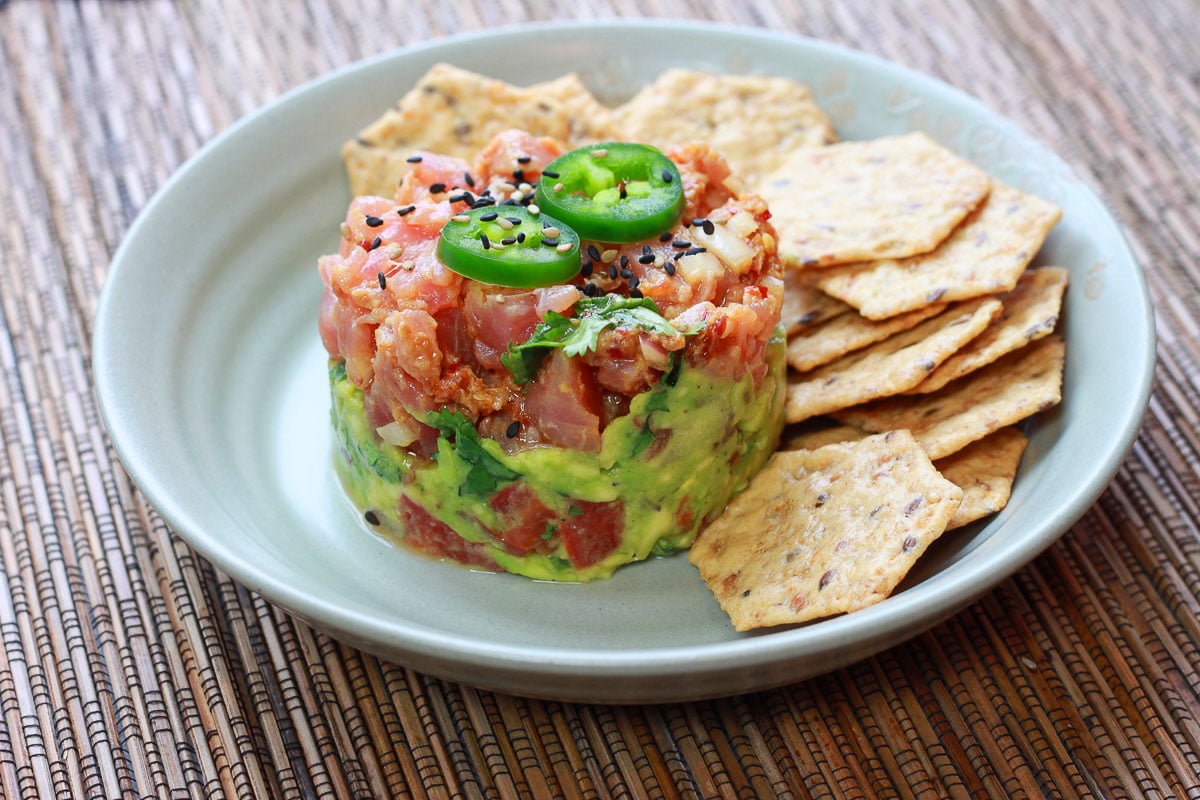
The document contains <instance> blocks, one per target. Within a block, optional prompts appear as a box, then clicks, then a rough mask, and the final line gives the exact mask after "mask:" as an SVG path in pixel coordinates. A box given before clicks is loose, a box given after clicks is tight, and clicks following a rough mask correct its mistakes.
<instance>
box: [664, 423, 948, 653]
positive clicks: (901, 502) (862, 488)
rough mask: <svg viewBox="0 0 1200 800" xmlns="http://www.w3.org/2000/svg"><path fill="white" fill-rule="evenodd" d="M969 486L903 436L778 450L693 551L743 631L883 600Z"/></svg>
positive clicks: (692, 556) (703, 573) (693, 559)
mask: <svg viewBox="0 0 1200 800" xmlns="http://www.w3.org/2000/svg"><path fill="white" fill-rule="evenodd" d="M961 498H962V490H961V489H959V488H958V487H957V486H955V485H954V484H952V483H951V482H950V481H948V480H946V479H945V478H943V477H942V476H941V475H940V474H938V471H937V470H936V469H934V466H933V464H932V463H930V461H929V458H928V457H927V456H926V455H925V452H924V451H923V450H922V449H921V447H920V445H918V444H917V443H916V441H915V440H914V439H913V437H912V436H911V435H910V434H909V433H908V432H907V431H892V432H889V433H885V434H881V435H879V436H871V437H868V438H866V439H862V440H860V441H858V442H854V443H852V444H832V445H828V446H827V447H822V448H820V449H819V450H795V451H791V452H784V453H776V454H775V455H774V456H772V457H771V460H770V461H769V462H768V463H767V465H766V467H764V468H763V470H762V472H760V473H759V474H758V476H757V477H755V479H754V480H753V481H752V482H751V484H750V486H749V488H747V489H746V491H744V492H742V493H741V494H740V495H738V496H737V497H736V498H735V499H734V500H733V502H731V503H730V504H729V506H728V507H727V508H726V509H725V513H724V514H722V515H721V516H720V517H718V518H717V519H716V521H714V522H713V523H711V524H710V525H709V526H708V528H707V529H705V531H704V532H703V533H702V534H700V538H699V539H698V540H697V541H696V544H695V545H694V546H693V547H692V549H691V551H690V552H689V553H688V560H689V561H691V562H692V563H693V564H695V565H696V567H697V568H698V569H699V570H700V574H701V576H702V577H703V578H704V580H705V582H706V583H707V584H708V587H709V588H710V589H711V590H712V592H713V594H714V595H716V598H717V601H718V602H719V603H720V604H721V608H723V609H724V610H725V613H727V614H728V615H729V618H730V620H731V621H732V622H733V626H734V627H735V628H736V629H737V630H739V631H746V630H750V629H752V628H760V627H766V626H769V625H785V624H788V623H794V622H805V621H807V620H811V619H816V618H818V617H825V616H829V615H831V614H840V613H843V612H848V611H856V610H858V609H860V608H864V607H866V606H869V605H871V604H873V603H877V602H879V601H880V600H883V599H884V598H886V597H887V596H888V595H889V594H890V593H891V592H892V590H893V589H895V588H896V585H897V584H899V583H900V581H901V580H902V579H903V578H904V576H905V575H906V574H907V573H908V571H909V569H910V568H911V567H912V565H913V563H914V562H916V560H917V558H919V557H920V555H921V554H922V553H923V552H925V548H926V547H928V546H929V543H930V542H932V541H933V540H935V539H936V538H937V537H938V536H940V535H941V534H942V532H943V531H944V530H945V528H946V524H947V523H948V522H949V521H950V518H951V517H952V516H953V515H954V510H955V508H956V507H957V506H958V503H959V500H960V499H961Z"/></svg>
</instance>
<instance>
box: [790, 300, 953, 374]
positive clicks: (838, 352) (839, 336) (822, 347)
mask: <svg viewBox="0 0 1200 800" xmlns="http://www.w3.org/2000/svg"><path fill="white" fill-rule="evenodd" d="M945 308H946V304H945V303H934V304H933V305H929V306H925V307H924V308H918V309H916V310H915V311H909V312H907V313H904V314H897V315H896V316H894V317H888V318H887V319H880V320H874V319H867V318H866V317H864V316H863V315H862V314H859V313H858V312H857V311H850V312H847V313H845V314H839V315H837V316H836V317H834V318H833V319H831V320H828V321H826V322H823V323H821V324H820V325H817V326H814V327H812V328H808V329H801V330H800V331H798V332H797V333H796V334H795V335H794V336H791V337H789V338H788V347H787V362H788V364H790V365H791V367H792V368H793V369H796V370H799V371H800V372H806V371H808V370H810V369H815V368H816V367H819V366H821V365H822V364H828V363H829V362H831V361H835V360H837V359H838V358H841V357H842V356H844V355H845V354H846V353H852V352H854V351H855V350H861V349H862V348H864V347H866V346H868V345H872V344H875V343H876V342H882V341H883V340H884V339H887V338H888V337H889V336H892V335H893V334H896V333H900V332H901V331H906V330H908V329H909V328H912V327H913V326H915V325H917V324H918V323H921V322H924V321H925V320H927V319H929V318H930V317H932V316H935V315H937V314H939V313H941V312H942V311H943V310H945ZM926 380H928V378H926ZM924 382H925V381H922V382H921V384H918V385H923V384H924Z"/></svg>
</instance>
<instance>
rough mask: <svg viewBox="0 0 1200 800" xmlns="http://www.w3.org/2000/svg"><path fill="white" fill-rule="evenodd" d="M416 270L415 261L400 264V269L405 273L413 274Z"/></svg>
mask: <svg viewBox="0 0 1200 800" xmlns="http://www.w3.org/2000/svg"><path fill="white" fill-rule="evenodd" d="M416 268H417V265H416V263H415V262H413V261H404V262H402V263H401V264H400V269H402V270H404V271H405V272H412V271H413V270H414V269H416Z"/></svg>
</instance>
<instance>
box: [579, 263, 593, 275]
mask: <svg viewBox="0 0 1200 800" xmlns="http://www.w3.org/2000/svg"><path fill="white" fill-rule="evenodd" d="M595 266H596V265H595V264H593V263H592V262H591V261H588V262H587V263H586V264H584V265H583V266H582V267H580V268H579V274H580V275H582V276H583V277H585V278H590V277H592V270H593V269H595Z"/></svg>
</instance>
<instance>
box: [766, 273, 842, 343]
mask: <svg viewBox="0 0 1200 800" xmlns="http://www.w3.org/2000/svg"><path fill="white" fill-rule="evenodd" d="M849 310H850V306H848V305H846V304H845V303H843V302H842V301H841V300H838V299H837V298H836V297H830V296H829V295H827V294H825V293H824V292H822V291H821V290H820V289H818V288H817V287H816V273H815V272H806V271H803V270H798V269H785V270H784V271H783V308H782V309H781V310H780V312H779V320H780V321H781V322H782V323H783V325H784V327H785V328H787V332H788V335H789V336H791V335H792V334H793V333H795V332H796V331H798V330H801V329H802V328H804V327H805V326H808V325H815V324H817V323H818V322H824V321H825V320H827V319H831V318H833V317H836V316H837V315H838V314H844V313H846V312H847V311H849Z"/></svg>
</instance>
